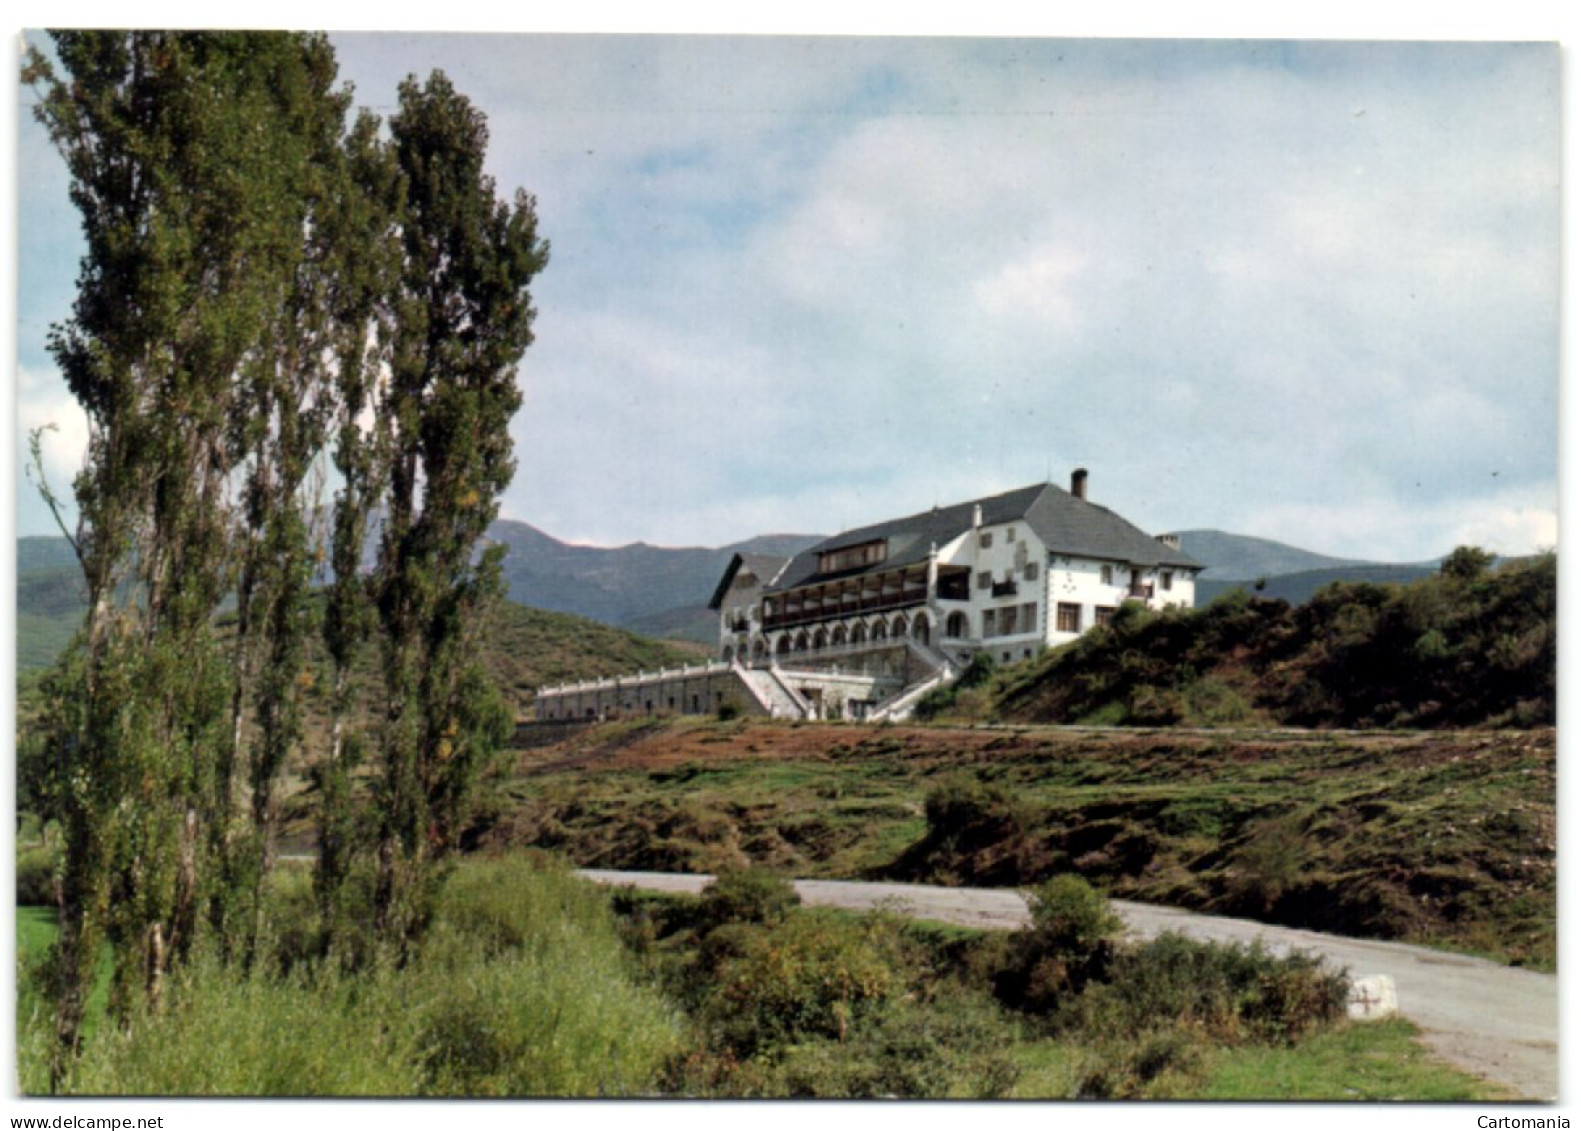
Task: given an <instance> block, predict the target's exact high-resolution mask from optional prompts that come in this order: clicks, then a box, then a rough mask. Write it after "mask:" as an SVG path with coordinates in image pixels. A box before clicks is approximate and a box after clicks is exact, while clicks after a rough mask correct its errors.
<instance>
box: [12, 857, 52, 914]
mask: <svg viewBox="0 0 1581 1131" xmlns="http://www.w3.org/2000/svg"><path fill="white" fill-rule="evenodd" d="M59 869H60V848H59V847H58V846H51V845H43V846H39V847H37V848H27V849H22V850H21V851H19V852H18V853H17V857H16V904H17V906H18V907H53V906H54V905H55V876H56V875H57V874H58V872H59Z"/></svg>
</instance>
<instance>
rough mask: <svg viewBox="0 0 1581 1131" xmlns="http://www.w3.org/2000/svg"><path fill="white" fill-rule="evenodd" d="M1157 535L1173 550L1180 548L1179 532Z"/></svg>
mask: <svg viewBox="0 0 1581 1131" xmlns="http://www.w3.org/2000/svg"><path fill="white" fill-rule="evenodd" d="M1156 537H1157V538H1158V540H1159V541H1160V542H1162V543H1163V544H1164V545H1166V546H1168V547H1169V548H1170V549H1171V550H1178V549H1180V535H1178V534H1159V535H1157V536H1156Z"/></svg>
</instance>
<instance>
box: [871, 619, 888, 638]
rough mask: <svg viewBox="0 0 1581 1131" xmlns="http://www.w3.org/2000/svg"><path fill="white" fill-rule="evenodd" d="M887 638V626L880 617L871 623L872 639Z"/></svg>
mask: <svg viewBox="0 0 1581 1131" xmlns="http://www.w3.org/2000/svg"><path fill="white" fill-rule="evenodd" d="M888 638H889V626H888V625H886V624H885V623H884V622H883V620H882V619H880V620H879V621H878V622H877V623H875V624H874V625H873V639H874V640H887V639H888Z"/></svg>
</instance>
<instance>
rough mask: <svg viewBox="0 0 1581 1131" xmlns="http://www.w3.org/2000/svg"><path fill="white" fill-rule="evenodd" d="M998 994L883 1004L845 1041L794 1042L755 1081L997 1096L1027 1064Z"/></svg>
mask: <svg viewBox="0 0 1581 1131" xmlns="http://www.w3.org/2000/svg"><path fill="white" fill-rule="evenodd" d="M1019 1036H1020V1034H1019V1033H1017V1032H1016V1030H1015V1027H1014V1026H1013V1025H1012V1024H1010V1022H1009V1021H1008V1019H1007V1018H1006V1017H1005V1016H1004V1015H1003V1013H1001V1012H1000V1011H999V1009H998V1008H997V1007H996V1006H995V1005H994V1003H993V1002H992V1001H991V1000H987V999H984V998H981V997H975V996H973V995H969V994H963V993H957V994H953V995H951V996H950V997H949V998H947V999H945V1000H935V1001H932V1002H929V1003H927V1004H921V1003H918V1002H916V1001H913V1000H909V999H903V1000H899V1001H895V1002H891V1003H889V1004H887V1005H885V1006H884V1007H883V1008H881V1009H879V1010H877V1011H876V1012H875V1014H874V1015H873V1017H872V1018H871V1019H870V1020H869V1021H868V1023H867V1024H866V1025H864V1026H863V1027H862V1028H861V1029H859V1030H857V1031H856V1032H855V1033H854V1034H852V1036H851V1037H850V1038H849V1039H848V1040H847V1041H846V1042H845V1043H843V1044H841V1043H836V1042H833V1041H815V1042H809V1043H805V1044H799V1045H796V1046H794V1047H792V1048H791V1049H789V1050H788V1051H787V1052H786V1054H785V1055H784V1056H783V1057H782V1058H781V1059H780V1060H779V1061H778V1062H777V1063H775V1064H774V1065H773V1066H772V1068H770V1069H769V1070H768V1071H767V1072H765V1073H763V1074H762V1075H761V1076H760V1077H759V1078H758V1079H757V1080H755V1081H754V1085H753V1086H754V1089H755V1091H756V1092H757V1093H758V1094H760V1095H773V1096H787V1097H806V1098H812V1097H826V1098H839V1099H872V1098H875V1097H889V1096H894V1097H901V1098H906V1099H978V1100H983V1099H997V1098H1000V1097H1003V1096H1005V1095H1007V1094H1008V1093H1009V1092H1010V1090H1011V1089H1012V1088H1013V1087H1015V1083H1016V1080H1017V1079H1018V1078H1019V1076H1020V1069H1019V1068H1018V1066H1017V1065H1016V1062H1015V1060H1014V1059H1013V1058H1012V1057H1011V1055H1010V1054H1009V1052H1008V1051H1007V1050H1008V1049H1009V1048H1010V1047H1011V1046H1012V1045H1013V1044H1014V1043H1015V1042H1016V1041H1017V1040H1018V1038H1019Z"/></svg>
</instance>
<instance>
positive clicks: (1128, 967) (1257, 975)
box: [1079, 933, 1349, 1043]
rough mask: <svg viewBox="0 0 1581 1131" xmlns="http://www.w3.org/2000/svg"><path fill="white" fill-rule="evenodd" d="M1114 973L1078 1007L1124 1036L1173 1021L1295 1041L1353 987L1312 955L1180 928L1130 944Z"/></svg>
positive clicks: (1331, 1014)
mask: <svg viewBox="0 0 1581 1131" xmlns="http://www.w3.org/2000/svg"><path fill="white" fill-rule="evenodd" d="M1109 974H1110V976H1109V979H1108V981H1107V982H1106V983H1105V984H1103V985H1094V986H1092V987H1090V988H1089V989H1088V991H1087V992H1086V994H1084V995H1083V999H1082V1001H1081V1003H1080V1009H1079V1012H1080V1015H1081V1020H1082V1023H1083V1027H1084V1028H1085V1029H1086V1030H1087V1031H1089V1032H1091V1033H1095V1034H1101V1035H1103V1036H1106V1037H1108V1038H1111V1039H1117V1040H1135V1039H1138V1038H1140V1037H1142V1036H1144V1035H1146V1034H1148V1033H1149V1032H1152V1031H1154V1030H1156V1029H1158V1028H1160V1027H1164V1026H1167V1027H1177V1028H1185V1029H1190V1030H1193V1031H1196V1032H1206V1033H1208V1034H1210V1035H1212V1036H1213V1037H1214V1038H1216V1039H1218V1040H1220V1041H1225V1042H1228V1043H1238V1042H1242V1041H1259V1042H1264V1043H1280V1042H1290V1041H1294V1040H1295V1039H1296V1038H1298V1037H1300V1036H1301V1035H1303V1034H1305V1033H1307V1032H1309V1031H1311V1030H1313V1029H1316V1028H1319V1027H1321V1026H1324V1025H1328V1024H1331V1023H1333V1022H1334V1021H1336V1020H1337V1019H1338V1018H1339V1017H1340V1016H1342V1015H1343V1013H1344V1010H1345V1000H1346V997H1347V995H1348V992H1349V982H1348V980H1347V979H1346V977H1345V976H1344V975H1343V974H1337V973H1334V972H1332V971H1328V970H1325V969H1323V967H1322V965H1321V962H1320V960H1319V959H1317V958H1314V957H1312V956H1310V955H1306V954H1299V953H1298V954H1289V955H1285V956H1283V957H1281V956H1277V955H1274V954H1271V953H1270V952H1269V951H1268V950H1266V949H1265V948H1264V947H1263V946H1262V944H1261V943H1253V944H1252V945H1250V946H1243V945H1240V944H1235V943H1215V942H1202V941H1198V940H1195V939H1189V938H1186V937H1185V936H1183V935H1178V934H1173V933H1166V934H1163V935H1160V936H1158V937H1157V938H1155V939H1153V940H1152V941H1150V942H1148V943H1145V944H1143V945H1141V946H1136V947H1128V948H1125V949H1124V950H1122V951H1121V952H1120V953H1119V954H1117V955H1116V956H1115V960H1114V962H1113V964H1112V967H1111V969H1110V971H1109Z"/></svg>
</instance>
